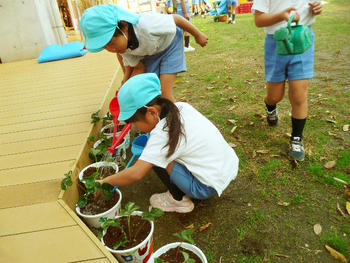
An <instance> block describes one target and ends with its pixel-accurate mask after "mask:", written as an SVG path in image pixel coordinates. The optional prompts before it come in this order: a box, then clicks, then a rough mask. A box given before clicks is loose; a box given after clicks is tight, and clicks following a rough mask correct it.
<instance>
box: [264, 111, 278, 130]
mask: <svg viewBox="0 0 350 263" xmlns="http://www.w3.org/2000/svg"><path fill="white" fill-rule="evenodd" d="M265 109H266V120H267V123H268V124H269V125H270V126H276V125H277V123H278V111H277V107H276V109H274V110H273V111H268V110H267V107H266V108H265Z"/></svg>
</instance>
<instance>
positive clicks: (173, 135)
mask: <svg viewBox="0 0 350 263" xmlns="http://www.w3.org/2000/svg"><path fill="white" fill-rule="evenodd" d="M154 105H159V106H160V107H161V112H160V116H159V118H160V119H163V118H165V119H166V124H165V125H164V127H163V130H165V129H166V128H168V135H169V140H168V142H167V144H165V145H164V147H166V146H169V150H168V153H167V155H166V157H167V158H168V157H170V156H171V155H172V154H173V153H174V152H175V150H176V147H177V144H178V143H179V139H180V136H181V135H183V136H184V137H185V134H184V131H183V125H182V123H181V117H180V112H179V109H178V108H177V107H176V105H175V104H174V103H173V102H172V101H170V100H168V99H166V98H164V97H162V96H157V97H155V98H154V99H153V100H151V101H150V102H149V103H148V104H147V105H146V106H154ZM146 112H147V108H146V107H142V108H140V109H138V110H137V111H136V112H135V114H134V115H133V116H132V117H131V118H130V119H128V120H126V121H125V122H126V123H130V122H135V121H137V120H140V119H144V118H145V114H146ZM185 139H186V138H185Z"/></svg>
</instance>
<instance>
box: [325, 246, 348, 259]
mask: <svg viewBox="0 0 350 263" xmlns="http://www.w3.org/2000/svg"><path fill="white" fill-rule="evenodd" d="M325 247H326V249H327V251H328V252H329V253H330V254H331V256H332V257H334V258H335V259H337V260H339V261H340V262H343V263H348V261H347V260H346V258H345V257H344V255H343V254H342V253H340V252H338V251H336V250H335V249H334V248H331V247H330V246H328V245H325Z"/></svg>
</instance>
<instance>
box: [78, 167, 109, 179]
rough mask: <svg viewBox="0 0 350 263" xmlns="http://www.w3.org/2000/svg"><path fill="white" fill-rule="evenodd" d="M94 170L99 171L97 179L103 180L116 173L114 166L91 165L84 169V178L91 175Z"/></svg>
mask: <svg viewBox="0 0 350 263" xmlns="http://www.w3.org/2000/svg"><path fill="white" fill-rule="evenodd" d="M94 172H98V173H99V175H98V176H97V177H96V180H101V179H103V178H106V177H108V176H110V175H112V174H115V169H114V168H113V167H112V166H101V167H99V168H96V167H89V168H87V169H86V170H85V171H84V174H83V178H84V177H89V176H90V175H92V174H93V173H94Z"/></svg>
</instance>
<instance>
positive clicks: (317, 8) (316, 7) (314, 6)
mask: <svg viewBox="0 0 350 263" xmlns="http://www.w3.org/2000/svg"><path fill="white" fill-rule="evenodd" d="M309 6H310V9H311V12H312V14H313V15H315V16H316V15H319V14H321V13H322V4H321V2H319V1H314V2H309Z"/></svg>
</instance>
